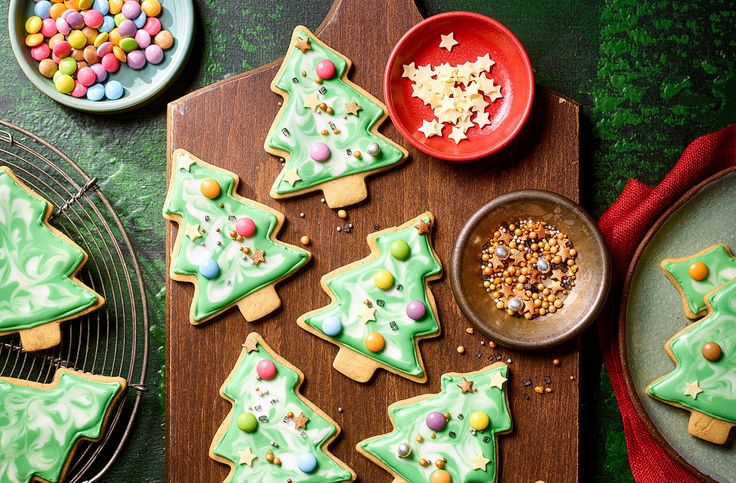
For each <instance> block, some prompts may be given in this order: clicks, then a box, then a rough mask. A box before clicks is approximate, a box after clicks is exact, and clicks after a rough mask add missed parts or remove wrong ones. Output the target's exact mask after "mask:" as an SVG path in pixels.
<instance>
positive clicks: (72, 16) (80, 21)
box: [64, 10, 84, 29]
mask: <svg viewBox="0 0 736 483" xmlns="http://www.w3.org/2000/svg"><path fill="white" fill-rule="evenodd" d="M67 11H68V12H70V13H69V14H68V15H67V16H66V18H65V19H64V20H66V23H67V24H69V26H70V27H71V28H73V29H81V28H82V27H84V17H82V14H81V13H79V12H76V11H74V10H67Z"/></svg>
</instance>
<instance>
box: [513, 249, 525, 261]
mask: <svg viewBox="0 0 736 483" xmlns="http://www.w3.org/2000/svg"><path fill="white" fill-rule="evenodd" d="M511 259H512V260H513V261H515V262H516V263H521V262H525V261H526V254H525V253H524V250H521V249H517V250H516V251H514V253H512V254H511Z"/></svg>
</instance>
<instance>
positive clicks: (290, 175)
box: [283, 169, 302, 186]
mask: <svg viewBox="0 0 736 483" xmlns="http://www.w3.org/2000/svg"><path fill="white" fill-rule="evenodd" d="M301 179H302V178H301V177H300V176H299V173H297V171H296V169H287V170H284V177H283V180H284V181H286V182H287V183H289V184H290V185H291V186H294V183H296V182H297V181H300V180H301Z"/></svg>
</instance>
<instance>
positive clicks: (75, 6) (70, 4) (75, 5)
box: [64, 0, 79, 10]
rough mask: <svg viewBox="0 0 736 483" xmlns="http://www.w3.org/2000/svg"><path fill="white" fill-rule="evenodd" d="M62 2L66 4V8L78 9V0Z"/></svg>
mask: <svg viewBox="0 0 736 483" xmlns="http://www.w3.org/2000/svg"><path fill="white" fill-rule="evenodd" d="M64 3H65V4H66V6H67V8H71V9H73V10H79V0H65V1H64Z"/></svg>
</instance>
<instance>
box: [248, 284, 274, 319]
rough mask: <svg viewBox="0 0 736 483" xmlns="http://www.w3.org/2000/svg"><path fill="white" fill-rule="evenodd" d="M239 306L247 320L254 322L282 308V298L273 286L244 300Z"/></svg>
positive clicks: (264, 288)
mask: <svg viewBox="0 0 736 483" xmlns="http://www.w3.org/2000/svg"><path fill="white" fill-rule="evenodd" d="M237 305H238V308H239V309H240V312H241V313H242V314H243V317H245V320H247V321H248V322H253V321H255V320H258V319H261V318H263V317H265V316H267V315H268V314H270V313H271V312H273V311H274V310H276V309H278V308H279V307H281V298H280V297H279V295H278V294H277V293H276V288H275V286H274V284H271V285H268V286H267V287H263V288H262V289H260V290H258V291H257V292H254V293H252V294H250V295H248V296H247V297H245V298H243V299H242V300H241V301H240V302H238V304H237Z"/></svg>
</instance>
